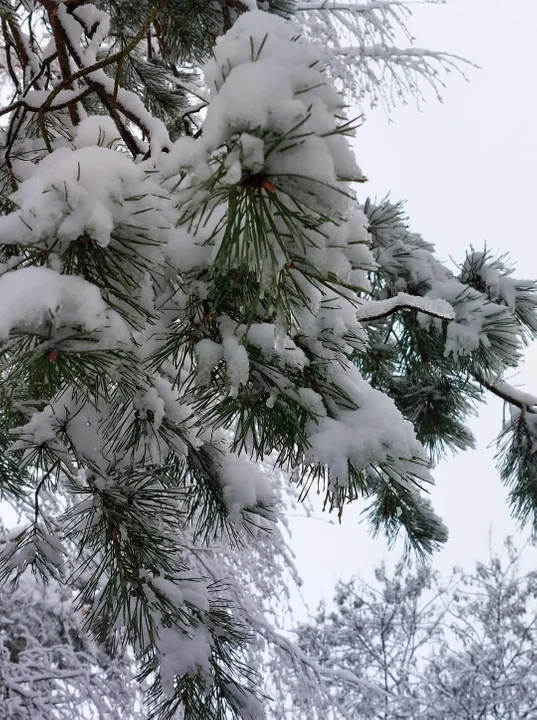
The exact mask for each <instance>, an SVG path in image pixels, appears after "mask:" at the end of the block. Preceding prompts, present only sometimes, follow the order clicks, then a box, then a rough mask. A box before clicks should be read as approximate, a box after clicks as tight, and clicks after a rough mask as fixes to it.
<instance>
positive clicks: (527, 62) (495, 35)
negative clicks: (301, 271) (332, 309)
mask: <svg viewBox="0 0 537 720" xmlns="http://www.w3.org/2000/svg"><path fill="white" fill-rule="evenodd" d="M410 29H411V31H412V32H413V34H414V35H415V36H416V38H417V42H416V44H417V45H418V46H420V47H425V46H427V47H430V48H431V49H434V50H446V51H449V52H451V53H454V54H457V55H460V56H463V57H466V58H468V59H470V60H472V61H473V62H475V63H477V64H479V65H480V66H481V69H480V70H472V69H470V70H469V71H468V76H469V78H470V82H469V83H466V82H464V80H461V79H460V78H458V77H456V76H455V75H452V76H451V77H449V78H448V87H447V89H446V90H445V92H444V93H443V98H444V102H443V103H442V104H439V103H435V102H433V101H429V102H428V103H427V104H426V105H425V106H424V107H423V110H422V112H420V111H419V110H417V109H416V107H415V106H410V107H407V108H402V109H400V110H397V111H394V112H393V114H392V115H391V120H392V122H391V123H390V122H388V120H387V118H386V117H385V116H384V115H383V114H382V112H380V111H379V112H374V113H369V114H368V117H367V122H366V124H365V125H364V126H363V127H362V128H361V129H360V131H359V134H358V138H357V142H356V148H357V156H358V162H359V164H360V166H361V168H362V170H363V171H364V173H365V175H366V176H367V177H368V178H369V185H368V187H367V188H366V192H367V193H368V194H370V195H373V196H374V195H378V196H380V197H383V196H384V195H385V194H386V193H388V192H389V193H390V195H391V197H392V198H393V199H394V200H402V199H405V200H406V201H407V211H408V214H409V216H410V222H411V225H412V228H413V229H414V230H415V231H417V232H419V233H421V234H422V235H423V236H424V238H425V239H426V240H427V241H429V242H433V243H434V244H435V245H436V248H437V253H438V255H439V257H440V258H442V259H443V260H445V261H446V260H447V261H449V258H450V257H452V258H453V259H454V260H455V261H459V260H461V259H463V258H464V252H465V249H466V248H468V247H469V245H470V244H473V245H474V246H475V247H477V248H482V247H483V245H484V243H485V242H486V244H487V247H489V248H490V249H491V250H493V251H502V252H505V251H508V252H509V253H510V255H511V257H512V260H513V261H514V262H515V263H516V266H517V273H516V274H517V276H518V277H524V278H537V228H536V227H535V222H534V216H533V211H532V209H533V208H534V207H535V205H536V197H535V195H536V191H537V187H536V181H535V175H536V166H537V133H536V123H537V119H536V115H537V97H536V96H537V82H536V77H535V75H536V67H537V63H536V58H535V50H534V48H535V37H536V30H537V3H536V2H535V0H518V1H517V2H516V3H515V2H509V3H506V2H505V1H504V0H448V2H447V4H446V5H442V6H431V5H428V6H424V7H421V8H420V7H417V8H416V9H415V11H414V18H413V19H412V20H411V22H410ZM536 362H537V348H530V350H529V351H528V353H527V361H526V363H525V365H524V367H523V368H521V370H520V372H519V373H518V374H517V375H513V376H512V378H511V382H513V383H514V384H520V385H525V386H526V388H527V390H528V391H529V392H533V393H537V377H535V375H536V373H535V372H533V370H534V368H535V364H536ZM501 418H502V403H501V402H500V401H499V400H497V399H493V400H492V401H491V402H490V403H489V404H488V405H487V406H483V407H482V408H481V410H480V414H479V417H478V418H476V419H475V420H474V422H473V423H471V427H472V429H473V431H474V433H475V434H476V437H477V449H476V450H475V451H471V452H466V453H464V454H460V455H459V456H457V457H455V458H453V457H450V458H448V459H447V460H446V461H444V462H442V463H441V465H440V466H439V467H438V468H437V469H436V472H435V477H436V481H437V486H436V487H435V488H434V490H433V492H432V500H433V503H434V506H435V509H436V511H437V512H438V513H439V514H440V515H442V517H443V518H444V521H445V523H446V524H447V526H448V528H449V531H450V539H449V541H448V543H447V545H446V547H445V549H444V550H442V551H441V552H440V553H438V554H437V555H436V556H435V557H434V559H433V562H434V565H435V567H437V568H438V569H440V570H443V571H448V570H449V569H450V568H451V567H452V566H453V565H460V566H468V564H469V563H472V562H473V561H474V560H475V559H478V558H481V559H483V558H485V556H486V555H487V552H488V539H489V533H490V532H491V531H492V537H493V540H494V541H495V544H496V545H498V544H500V543H501V540H502V538H503V537H504V536H505V535H506V534H515V535H516V536H517V537H518V538H520V539H521V538H522V537H524V536H525V534H524V533H521V532H519V531H518V529H517V527H516V525H515V524H514V523H513V521H512V520H511V518H510V515H509V509H508V506H507V503H506V495H507V493H506V490H505V488H504V487H503V486H502V484H501V481H500V479H499V476H498V473H497V472H496V469H495V464H494V460H493V456H494V446H493V447H489V445H490V443H491V442H493V441H494V439H495V437H496V436H497V434H498V431H499V429H500V426H501ZM327 517H328V516H325V518H327ZM293 534H294V537H293V547H294V549H295V552H296V553H297V562H298V567H299V570H300V572H301V573H302V576H303V578H304V587H303V594H304V597H305V598H306V600H307V601H308V603H309V604H312V605H315V604H316V603H317V601H318V600H319V599H320V598H321V597H323V596H330V594H331V589H332V587H333V583H334V580H335V579H336V578H339V577H349V576H350V575H352V574H353V573H356V572H357V573H359V574H360V575H362V576H363V577H366V578H367V577H370V574H371V569H372V567H373V566H374V564H375V563H377V562H378V561H380V560H381V559H383V558H387V559H388V561H390V562H391V561H393V560H395V559H396V557H397V549H396V550H395V551H391V553H388V552H387V547H386V543H385V542H384V541H383V540H382V539H372V538H371V537H369V535H368V531H367V527H366V525H365V524H364V522H363V521H362V520H361V518H360V508H359V507H358V506H357V507H354V508H349V509H348V511H347V512H346V514H345V516H344V518H343V523H342V525H341V526H338V525H337V524H335V525H329V524H328V523H327V522H326V521H324V520H321V519H319V520H315V519H308V520H304V521H302V520H295V521H294V523H293ZM521 542H522V540H521ZM533 557H534V556H533ZM533 557H532V556H530V558H531V559H530V562H532V561H533ZM536 560H537V558H536ZM303 612H304V610H303V609H299V610H298V613H299V614H302V613H303Z"/></svg>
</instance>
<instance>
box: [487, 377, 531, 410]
mask: <svg viewBox="0 0 537 720" xmlns="http://www.w3.org/2000/svg"><path fill="white" fill-rule="evenodd" d="M476 379H477V380H478V382H479V383H480V384H481V385H482V386H483V387H484V388H485V389H486V390H488V391H489V392H491V393H492V394H493V395H496V397H499V398H501V399H502V400H504V402H506V403H509V405H513V406H514V407H517V408H519V409H520V410H522V411H524V412H528V413H532V414H537V397H535V396H534V395H530V394H529V393H526V392H523V391H522V390H519V389H518V388H516V387H513V386H512V385H509V384H508V383H504V382H493V381H489V380H487V378H485V377H483V376H479V377H477V378H476Z"/></svg>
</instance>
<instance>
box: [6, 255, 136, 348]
mask: <svg viewBox="0 0 537 720" xmlns="http://www.w3.org/2000/svg"><path fill="white" fill-rule="evenodd" d="M49 324H50V325H52V326H53V327H71V328H76V327H81V328H83V329H84V330H86V331H87V332H90V333H91V332H97V333H99V336H100V337H101V341H102V343H103V344H110V345H111V346H116V345H117V344H118V343H121V342H127V341H128V340H129V332H128V328H127V326H126V325H125V323H124V322H123V320H122V319H121V318H120V316H119V315H118V314H117V313H116V312H115V311H113V310H110V309H108V308H107V307H106V304H105V303H104V301H103V299H102V297H101V293H100V292H99V289H98V288H97V287H96V286H95V285H92V284H91V283H89V282H86V281H85V280H83V279H82V278H80V277H76V276H69V275H60V273H58V272H56V271H55V270H51V269H49V268H45V267H26V268H21V269H19V270H11V271H10V272H8V273H6V274H5V275H2V277H0V337H1V338H4V339H6V338H7V337H9V334H10V332H11V331H12V330H15V329H17V330H20V331H24V330H31V331H35V329H36V327H38V328H39V327H41V328H44V327H46V326H47V325H49Z"/></svg>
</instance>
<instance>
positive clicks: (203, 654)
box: [157, 626, 212, 697]
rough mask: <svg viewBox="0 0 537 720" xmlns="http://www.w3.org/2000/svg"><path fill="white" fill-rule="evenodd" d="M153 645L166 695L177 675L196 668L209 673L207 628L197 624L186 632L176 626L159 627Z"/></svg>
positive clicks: (168, 695) (170, 690)
mask: <svg viewBox="0 0 537 720" xmlns="http://www.w3.org/2000/svg"><path fill="white" fill-rule="evenodd" d="M157 647H158V652H159V660H160V667H159V673H160V681H161V683H162V690H163V692H164V694H165V695H166V696H167V697H171V696H172V694H173V688H174V683H175V678H177V677H182V676H184V675H190V674H193V675H195V674H196V673H198V672H202V673H204V674H205V675H206V676H207V677H209V676H210V674H211V666H210V663H209V660H210V657H211V653H212V641H211V636H210V634H209V631H208V630H207V628H205V627H202V626H200V627H197V628H194V629H192V630H191V631H189V633H186V632H182V631H181V630H179V629H178V628H174V627H162V628H161V629H160V632H159V638H158V640H157Z"/></svg>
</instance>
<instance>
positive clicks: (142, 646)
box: [0, 0, 537, 720]
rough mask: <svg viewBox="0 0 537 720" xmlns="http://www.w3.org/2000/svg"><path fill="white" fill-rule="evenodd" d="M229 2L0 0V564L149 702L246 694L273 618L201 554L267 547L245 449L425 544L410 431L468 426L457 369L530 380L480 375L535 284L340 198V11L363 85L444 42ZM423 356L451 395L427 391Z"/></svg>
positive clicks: (488, 384) (281, 5)
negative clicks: (256, 637) (72, 597)
mask: <svg viewBox="0 0 537 720" xmlns="http://www.w3.org/2000/svg"><path fill="white" fill-rule="evenodd" d="M250 5H251V3H248V4H243V3H242V2H237V1H236V0H233V1H231V0H228V1H227V2H225V1H224V0H222V1H219V2H205V1H202V2H198V0H181V1H180V2H178V1H177V0H158V1H157V2H156V3H153V2H147V3H146V2H137V3H135V4H134V6H133V3H130V2H123V1H120V0H114V1H113V2H112V1H108V0H102V1H101V2H98V3H97V4H95V5H94V4H91V3H87V2H81V1H79V0H64V1H63V2H55V1H52V0H50V2H49V1H48V0H40V2H38V3H35V4H31V3H24V4H22V5H20V6H19V5H17V6H15V4H13V5H12V4H11V3H10V2H9V1H8V0H2V1H1V3H0V11H1V15H2V30H3V34H4V43H5V68H6V69H7V75H6V77H7V79H8V80H9V81H10V82H11V89H12V91H13V97H12V98H11V100H10V101H8V103H7V104H6V105H5V106H4V107H3V109H2V110H1V111H0V113H1V116H2V117H3V118H4V119H5V126H4V129H3V130H2V135H1V138H0V143H1V147H2V159H3V163H2V178H1V183H2V191H1V198H2V203H1V210H2V215H1V216H0V262H1V266H0V273H1V274H0V341H1V342H0V357H1V372H2V385H1V387H0V390H1V400H2V401H1V405H0V445H1V448H2V455H1V462H0V472H1V490H2V495H3V497H5V498H6V499H7V500H8V501H9V502H10V503H11V504H13V505H15V506H16V507H17V508H18V509H19V511H20V512H21V513H22V515H23V523H22V525H19V526H18V527H17V528H16V529H15V530H14V531H11V532H8V533H6V534H5V536H4V538H3V541H2V549H1V554H0V579H2V580H4V581H10V582H12V583H15V586H17V583H19V585H20V583H22V582H25V581H26V580H25V578H26V576H27V574H28V572H30V571H33V572H34V574H35V575H36V576H37V577H38V578H39V579H40V580H44V581H46V582H49V583H51V584H61V585H62V586H63V585H65V586H66V588H67V590H69V591H70V592H72V593H76V598H77V599H76V602H75V611H76V612H81V611H82V610H84V631H85V632H86V633H88V634H89V635H90V637H91V638H93V640H94V641H95V642H96V643H97V644H100V645H103V646H106V647H107V653H108V655H107V657H109V658H113V657H114V656H115V654H116V653H119V655H120V656H121V652H123V650H122V648H124V649H125V650H124V652H127V653H129V652H132V653H133V662H134V663H135V665H136V667H137V668H138V669H139V675H138V677H139V680H140V681H141V682H142V683H143V684H144V685H145V686H148V687H149V690H148V693H147V698H146V702H147V708H148V713H149V716H150V717H158V718H159V720H165V719H166V718H171V717H174V716H177V715H179V716H182V717H185V718H195V719H196V720H199V719H202V718H205V717H207V718H224V717H226V718H227V717H241V718H256V717H261V716H262V714H263V708H262V705H263V702H262V701H263V698H262V693H261V694H260V693H258V692H256V690H257V682H258V681H257V678H256V676H255V673H254V672H253V671H252V668H251V665H250V664H249V662H248V653H249V652H250V651H249V649H248V644H247V643H248V640H249V639H251V633H252V630H255V631H256V632H258V633H260V634H263V633H264V637H265V639H266V642H267V643H272V644H273V645H276V646H280V647H282V646H284V645H285V638H284V637H283V636H281V635H277V634H276V633H275V632H274V631H273V629H271V628H270V626H269V625H268V624H267V623H266V622H265V621H264V620H263V617H262V615H261V614H260V613H259V612H258V611H255V609H254V606H255V602H254V600H256V599H257V601H258V603H259V601H260V598H259V597H257V598H256V597H255V593H254V596H252V598H250V599H251V600H252V602H250V600H249V597H248V596H247V594H245V592H244V591H243V592H240V591H237V586H236V585H234V586H233V587H230V586H228V584H227V583H226V579H227V578H226V568H228V567H229V565H226V563H229V562H230V558H232V557H235V558H239V559H240V557H241V555H240V554H239V555H235V556H233V552H236V549H237V548H240V547H241V546H243V547H244V546H245V545H246V546H247V545H248V544H249V543H250V544H251V546H252V547H256V546H257V547H259V548H260V552H266V551H265V550H262V548H270V547H271V543H273V546H274V547H277V548H278V551H279V552H280V556H279V557H281V558H282V563H283V564H282V568H284V569H282V572H283V573H285V572H287V570H289V571H290V572H292V569H290V567H291V566H290V564H289V563H288V562H287V559H286V551H285V546H284V544H282V543H281V542H280V540H279V537H280V536H279V535H278V532H279V531H278V521H279V518H280V507H281V499H280V495H279V492H278V487H277V484H275V480H274V478H272V479H269V477H268V476H267V473H266V472H261V471H260V470H259V468H256V467H255V465H254V464H253V463H252V462H251V461H252V460H253V461H257V462H258V463H260V462H263V461H264V462H270V463H272V467H273V468H278V469H283V470H286V471H287V470H289V471H292V480H293V481H294V483H295V484H296V485H297V486H298V487H299V489H300V491H301V492H302V494H303V495H305V494H307V492H308V491H309V490H310V489H311V488H312V487H313V488H316V489H318V490H319V491H320V492H322V493H324V496H325V502H326V505H327V507H328V508H329V509H331V510H335V511H336V512H338V513H340V514H341V512H342V511H343V508H344V506H345V504H346V503H347V502H349V501H354V500H358V499H362V498H365V499H366V502H367V504H368V511H369V514H370V518H371V522H372V524H373V527H375V528H377V529H385V530H386V531H387V532H388V533H389V534H390V535H392V536H393V535H395V534H397V532H399V530H400V529H401V528H403V529H404V530H405V532H406V537H407V539H408V543H409V545H410V546H412V547H414V548H415V549H416V550H417V551H418V552H422V553H428V552H430V551H431V550H432V549H434V548H436V547H438V546H439V545H440V544H441V543H442V542H443V540H444V539H445V537H446V529H445V527H444V526H443V524H442V522H441V520H440V519H439V518H438V517H437V516H436V514H435V513H434V512H433V510H432V508H431V506H430V504H429V502H428V500H427V498H426V497H425V495H424V493H425V492H426V489H427V486H428V485H429V484H430V483H431V482H432V477H431V474H430V457H429V454H428V452H427V449H426V447H427V446H428V447H429V448H433V449H434V448H437V447H441V446H442V444H447V445H448V446H455V447H465V446H467V445H468V444H469V443H470V437H469V435H468V432H467V431H466V430H465V429H464V428H463V426H462V420H461V416H462V415H464V414H465V413H467V412H468V410H469V409H470V407H471V403H472V401H473V399H474V396H477V395H478V394H479V393H480V392H481V389H482V388H483V387H485V388H490V389H492V390H493V391H494V392H497V393H501V394H502V395H504V396H505V397H508V398H509V399H511V400H513V402H515V405H516V404H517V403H518V405H519V407H522V408H523V409H524V411H526V410H528V411H529V410H530V409H531V407H532V406H533V404H534V401H533V399H531V400H528V399H527V398H526V396H524V399H520V397H521V396H520V395H516V393H515V391H514V390H513V389H510V388H509V387H508V386H506V385H505V384H503V383H502V382H501V380H500V378H501V377H502V375H503V373H504V372H505V371H506V370H507V369H508V368H510V367H512V366H514V365H515V364H516V363H517V362H518V360H519V357H520V348H521V344H522V343H523V342H524V341H525V340H527V339H528V338H529V337H532V336H533V333H534V331H535V328H536V327H537V320H536V319H535V297H534V290H535V287H534V285H533V284H532V283H525V282H519V281H512V280H511V278H510V277H509V275H508V271H507V270H506V269H505V267H504V265H503V264H501V261H500V260H494V261H492V262H490V259H489V258H488V256H485V255H482V256H479V255H478V254H475V253H474V254H472V255H471V256H469V257H468V259H467V261H466V263H465V265H464V266H463V268H462V269H461V277H460V278H458V279H456V278H454V276H453V275H451V274H450V273H449V272H448V271H447V269H446V268H444V267H443V266H442V265H441V264H440V263H438V262H437V261H436V260H435V258H434V256H433V254H432V248H431V246H429V245H427V244H425V243H424V242H423V241H422V240H420V239H419V238H417V237H416V236H414V235H412V234H411V233H409V232H408V230H407V228H406V226H405V224H404V222H402V221H401V218H400V217H399V214H398V209H397V208H393V207H392V206H390V205H389V204H384V205H382V206H380V207H379V208H375V207H373V206H372V205H371V204H370V203H366V204H365V205H360V204H359V202H358V200H357V198H356V197H355V183H362V182H363V181H364V177H363V175H362V173H361V171H360V169H359V168H358V167H357V165H356V163H355V160H354V157H353V155H352V153H351V151H350V148H349V145H348V136H350V135H352V133H353V131H354V129H355V127H356V123H354V122H353V121H350V120H348V119H347V117H346V116H345V102H344V99H343V96H342V95H341V94H340V93H338V91H337V90H336V86H337V84H338V83H341V82H342V80H344V79H345V75H344V74H342V70H341V68H342V65H341V64H339V65H338V62H337V58H338V57H342V56H344V57H349V52H350V51H349V52H347V53H345V52H343V51H342V46H341V45H340V44H338V43H337V42H336V35H335V34H334V33H335V28H336V29H337V24H338V23H341V22H342V18H345V17H347V19H348V21H346V22H345V23H344V24H345V26H346V27H347V28H348V30H349V32H350V33H351V35H352V36H353V37H354V39H355V40H356V41H357V42H355V44H354V45H353V47H354V48H355V55H356V57H357V59H358V60H360V62H359V63H358V66H357V67H359V70H357V72H361V73H363V74H364V76H369V77H370V82H371V83H372V85H373V86H375V87H377V86H376V83H377V81H378V77H377V76H375V75H374V74H373V75H372V73H373V70H372V67H374V66H375V62H379V63H381V64H382V63H388V67H390V68H392V71H393V78H395V79H398V80H397V82H399V83H403V84H400V85H399V89H401V88H402V87H409V88H410V89H411V90H416V91H417V90H418V88H419V84H417V83H419V78H420V76H424V77H425V78H426V79H427V80H429V81H431V82H432V83H433V84H435V83H437V82H438V77H437V75H436V70H435V69H434V63H435V62H438V63H439V64H440V66H442V65H443V66H444V67H449V64H450V63H451V62H454V61H455V60H454V59H451V58H449V56H444V55H441V54H435V53H429V54H428V53H423V51H401V52H393V53H391V54H390V56H389V57H387V55H386V53H385V52H384V53H379V52H378V48H377V54H376V55H375V53H372V52H369V51H368V50H367V48H368V47H370V48H371V47H373V48H375V47H376V45H375V42H374V38H375V34H374V32H373V31H375V32H377V33H380V37H381V38H384V40H387V39H389V38H391V37H394V35H393V33H394V30H393V24H390V23H393V21H394V20H397V18H401V17H402V16H401V15H400V13H401V12H404V8H403V6H401V5H400V4H399V3H396V2H390V1H388V2H378V0H376V1H375V2H371V3H370V4H369V5H367V6H366V7H365V8H364V6H361V5H357V6H356V8H355V9H354V8H352V7H351V8H349V7H347V6H346V5H345V6H338V5H337V3H333V4H331V5H330V6H327V7H325V8H324V10H323V8H321V7H318V6H316V5H315V4H308V3H305V4H303V5H298V6H296V7H294V6H293V5H292V4H286V3H285V2H282V1H281V0H278V2H274V3H272V4H271V3H270V2H269V3H267V4H266V6H265V5H263V8H260V9H258V8H257V7H254V6H252V8H250ZM295 11H296V13H297V18H298V17H299V16H300V13H304V17H305V19H306V20H305V22H306V25H300V24H299V22H297V20H293V21H291V20H289V19H288V16H290V15H291V14H292V13H293V12H295ZM403 17H404V15H403ZM381 20H383V21H384V24H382V23H381V22H380V21H381ZM364 23H365V24H364ZM319 28H321V30H322V28H325V29H326V28H331V34H330V37H329V42H327V43H325V45H324V47H322V46H321V45H320V44H319V43H316V42H314V40H315V37H316V35H317V34H318V32H319ZM368 28H369V30H368ZM379 28H380V30H379ZM308 36H309V38H310V39H308ZM368 43H371V45H368ZM413 52H414V56H413V55H412V53H413ZM411 57H414V58H415V61H414V62H410V60H409V59H410V58H411ZM416 58H421V60H420V62H417V60H416ZM420 63H421V64H420ZM375 77H376V78H377V79H376V80H375ZM355 79H356V78H355ZM394 82H396V80H394ZM334 83H335V84H336V85H334ZM404 83H407V85H406V86H405V85H404ZM347 90H348V93H350V94H352V88H348V89H347ZM366 90H367V88H365V89H364V88H363V87H362V88H359V89H358V90H357V92H356V93H354V94H355V95H357V96H358V97H360V98H363V97H364V93H365V91H366ZM375 92H376V91H375ZM376 99H377V95H375V93H374V94H373V101H375V100H376ZM424 367H430V378H428V379H430V380H431V382H433V380H434V383H436V384H435V385H434V388H435V389H434V392H432V391H431V393H430V394H429V395H430V396H431V397H429V396H428V395H427V394H423V393H422V394H421V395H420V396H419V397H417V398H416V397H415V395H414V390H413V388H415V387H417V386H418V385H419V386H420V388H423V382H422V380H423V375H422V377H421V378H420V377H418V373H419V372H422V373H423V372H425V371H424V369H423V368H424ZM442 381H443V382H444V383H445V382H446V381H449V382H450V383H455V386H456V387H457V388H459V389H460V390H461V394H460V396H459V395H458V394H457V393H456V392H453V393H451V395H450V396H449V397H448V399H447V401H442V402H444V404H445V403H446V402H447V405H446V406H445V407H444V406H442V404H441V403H440V399H441V398H440V399H439V392H441V388H442V384H441V383H442ZM450 387H451V385H450ZM439 388H440V389H439ZM530 406H531V407H530ZM405 418H406V419H405ZM407 420H411V421H412V423H414V425H415V429H416V432H417V437H416V432H415V430H414V428H413V426H412V424H411V423H409V422H408V421H407ZM435 423H436V424H435ZM519 457H520V458H521V457H523V454H522V451H521V452H520V455H519ZM526 479H527V478H526ZM516 487H517V488H520V487H521V483H520V481H519V482H518V483H517V486H516ZM524 499H525V500H524V501H525V502H528V503H530V508H531V510H532V512H533V509H534V507H535V506H534V504H532V503H533V499H532V496H531V494H530V493H528V492H526V494H524ZM267 537H269V538H270V537H272V538H275V540H274V539H268V540H267ZM222 548H223V549H222ZM212 552H214V553H216V555H215V556H216V557H217V558H221V560H222V561H221V562H220V563H219V562H218V561H217V562H208V561H207V560H206V559H204V558H206V557H209V556H210V554H211V553H212ZM219 553H220V554H219ZM219 566H220V569H221V570H222V576H221V577H220V576H219V575H218V570H219ZM286 568H287V569H286ZM246 575H248V572H246ZM238 576H239V577H240V573H239V574H238ZM250 579H251V574H250ZM258 587H262V588H264V592H266V591H267V587H268V584H267V583H266V582H265V584H264V585H263V579H262V580H260V581H259V585H258ZM67 590H66V592H67ZM293 652H294V651H293ZM293 657H294V658H296V657H298V654H296V653H295V654H294V656H293ZM295 664H296V663H295ZM299 664H301V666H303V668H307V667H309V668H310V669H311V668H312V666H311V664H309V665H308V661H307V658H301V659H300V662H299ZM305 672H306V671H305ZM22 690H23V691H24V687H22ZM51 717H54V715H52V716H51Z"/></svg>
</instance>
